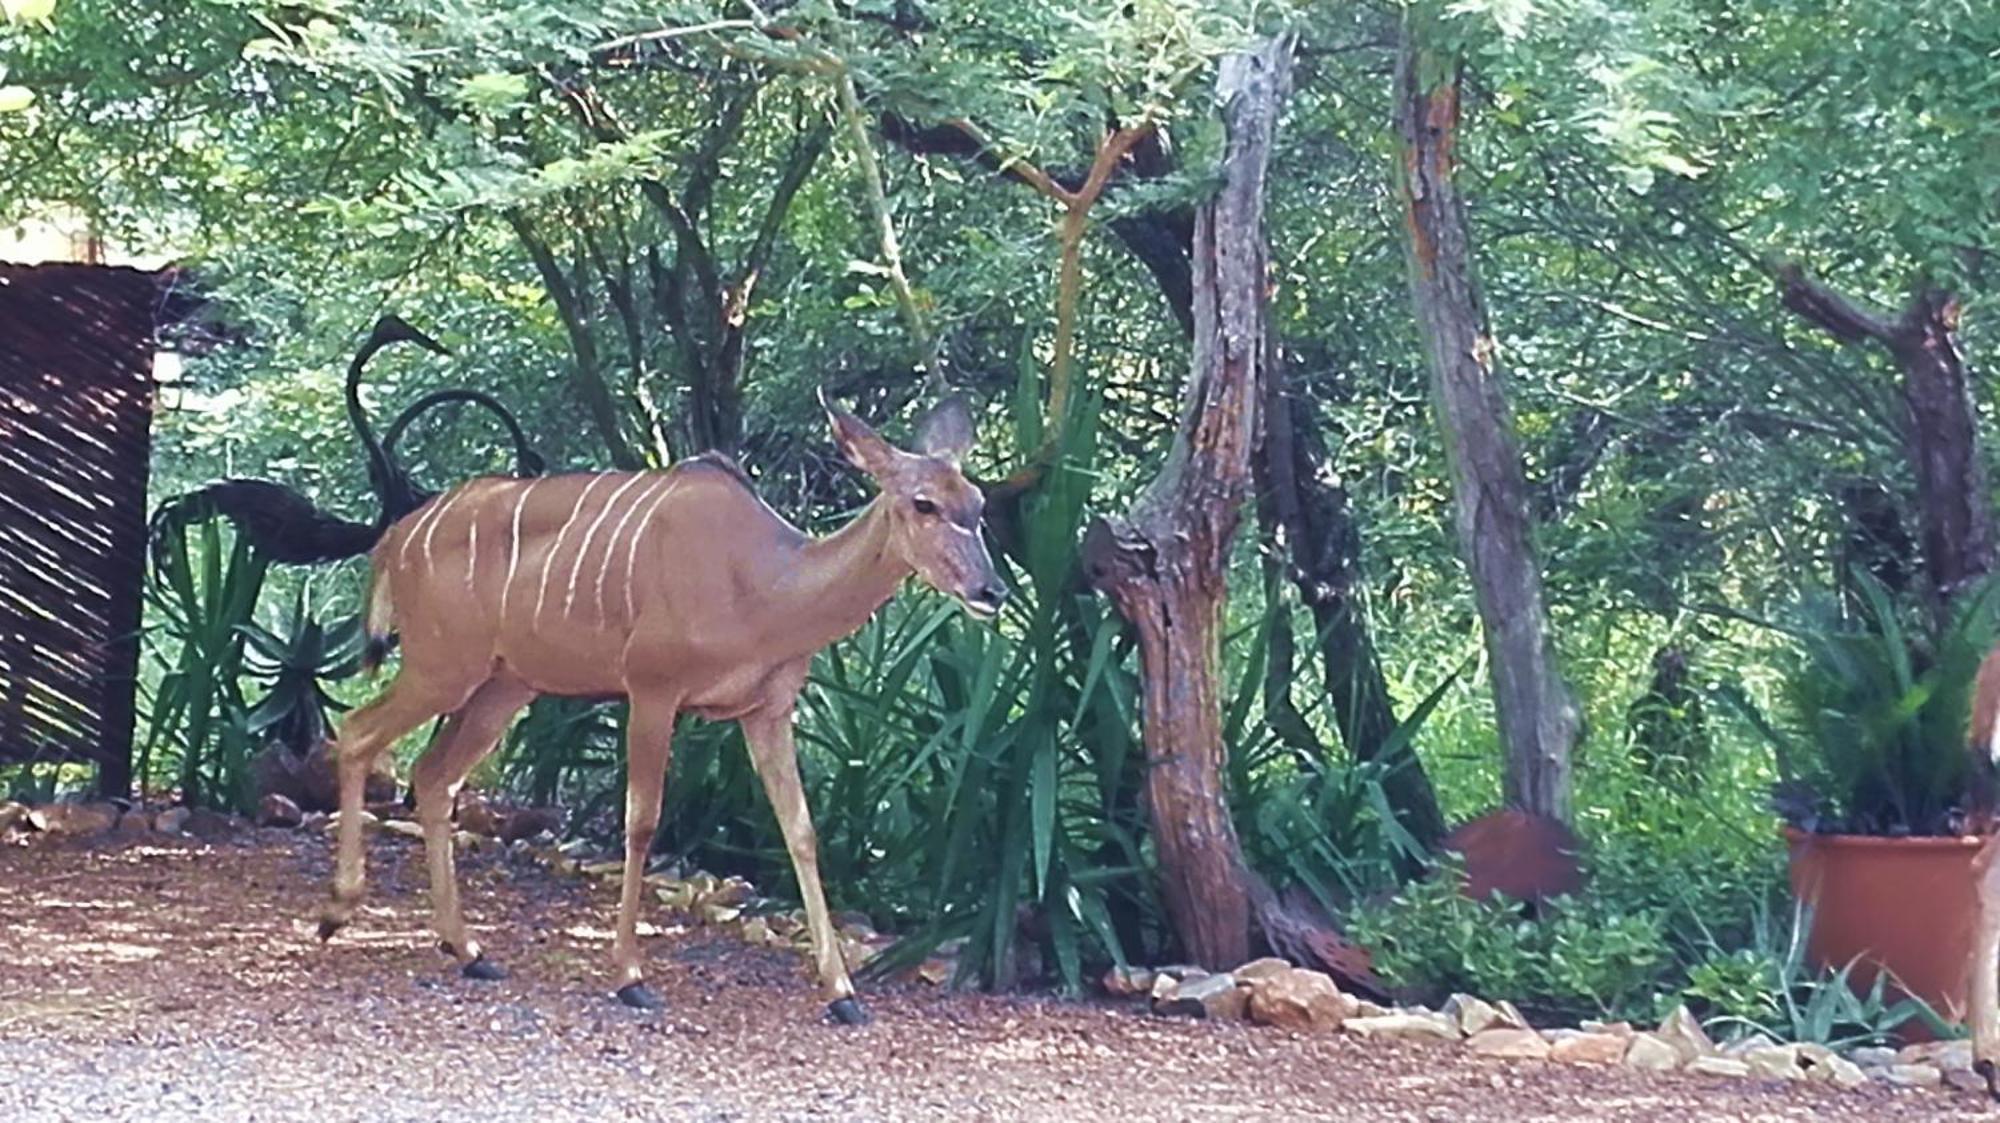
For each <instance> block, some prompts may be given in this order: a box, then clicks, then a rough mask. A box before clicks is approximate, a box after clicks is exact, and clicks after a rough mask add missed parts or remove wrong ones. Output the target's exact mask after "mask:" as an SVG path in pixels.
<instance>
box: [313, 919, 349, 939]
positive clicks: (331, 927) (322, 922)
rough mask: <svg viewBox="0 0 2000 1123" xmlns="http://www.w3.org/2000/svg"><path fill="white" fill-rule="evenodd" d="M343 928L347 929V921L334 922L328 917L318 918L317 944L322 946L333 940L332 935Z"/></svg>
mask: <svg viewBox="0 0 2000 1123" xmlns="http://www.w3.org/2000/svg"><path fill="white" fill-rule="evenodd" d="M345 927H347V921H345V920H335V919H334V918H333V917H330V916H322V917H320V918H319V942H320V943H322V944H323V943H325V942H327V941H328V940H331V939H333V934H334V933H335V932H338V931H340V930H341V929H342V928H345Z"/></svg>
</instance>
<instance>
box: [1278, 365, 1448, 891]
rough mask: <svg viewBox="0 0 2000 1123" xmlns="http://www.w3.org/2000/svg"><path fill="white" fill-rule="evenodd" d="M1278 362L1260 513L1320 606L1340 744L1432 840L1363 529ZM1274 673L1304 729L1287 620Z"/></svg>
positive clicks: (1431, 805) (1436, 816)
mask: <svg viewBox="0 0 2000 1123" xmlns="http://www.w3.org/2000/svg"><path fill="white" fill-rule="evenodd" d="M1273 346H1274V347H1275V346H1276V345H1275V343H1274V344H1273ZM1269 364H1270V365H1269V366H1268V367H1267V369H1266V370H1265V372H1264V378H1265V392H1264V440H1263V443H1262V445H1261V446H1260V447H1259V448H1258V450H1257V454H1256V458H1255V461H1254V466H1255V468H1256V474H1257V494H1258V515H1259V517H1260V518H1261V519H1263V520H1264V522H1265V523H1266V526H1267V530H1268V531H1272V532H1275V533H1274V534H1273V537H1274V538H1275V539H1276V540H1277V543H1278V545H1279V546H1280V547H1281V548H1282V552H1283V554H1284V556H1286V557H1289V558H1290V559H1291V566H1290V567H1289V568H1290V574H1289V576H1290V578H1291V582H1292V585H1293V587H1294V588H1296V589H1297V590H1298V593H1299V599H1300V600H1301V601H1302V602H1303V603H1304V604H1305V605H1306V607H1307V608H1308V609H1310V610H1311V611H1312V617H1313V625H1314V628H1315V630H1316V632H1317V633H1318V636H1319V646H1320V656H1321V662H1322V664H1323V667H1322V672H1323V675H1324V683H1325V689H1326V693H1327V701H1328V702H1329V703H1331V704H1332V706H1333V713H1334V721H1335V723H1336V724H1337V725H1338V726H1339V729H1340V740H1341V743H1342V744H1343V745H1345V746H1346V748H1347V751H1348V752H1349V753H1351V754H1353V756H1354V759H1356V760H1361V761H1379V762H1381V763H1382V765H1383V766H1384V769H1385V771H1384V773H1383V776H1382V794H1383V796H1384V797H1385V798H1386V799H1387V800H1388V801H1389V807H1390V809H1391V810H1392V811H1394V812H1395V814H1396V818H1397V820H1398V821H1399V822H1401V823H1402V824H1403V829H1405V830H1407V831H1409V832H1410V834H1411V836H1412V837H1414V838H1415V839H1416V840H1417V841H1418V842H1420V843H1423V844H1424V845H1425V846H1427V847H1428V846H1430V845H1431V844H1432V843H1435V842H1436V841H1437V840H1438V839H1440V838H1443V837H1444V833H1445V824H1444V813H1443V811H1441V810H1440V809H1439V807H1438V800H1437V792H1436V790H1435V789H1434V788H1432V786H1431V779H1430V776H1429V774H1427V773H1426V772H1425V771H1424V765H1423V761H1421V760H1419V759H1418V758H1417V754H1416V753H1415V751H1414V750H1413V749H1412V747H1411V746H1410V745H1408V744H1404V745H1403V746H1401V748H1400V750H1398V749H1397V748H1396V747H1395V746H1394V745H1393V744H1392V742H1391V736H1392V735H1393V734H1394V733H1395V731H1396V727H1397V725H1398V724H1399V722H1398V721H1397V720H1396V710H1395V706H1394V704H1393V702H1392V701H1391V699H1390V697H1389V683H1388V680H1387V679H1386V678H1385V677H1384V676H1383V674H1382V664H1381V660H1380V659H1379V658H1377V656H1376V654H1375V643H1374V640H1373V638H1372V637H1371V636H1370V635H1369V634H1368V627H1367V624H1366V622H1365V621H1364V620H1363V619H1362V618H1361V616H1360V615H1359V614H1358V612H1357V611H1356V608H1357V606H1356V605H1355V602H1354V591H1355V589H1356V587H1357V586H1359V584H1360V581H1361V535H1360V533H1359V532H1358V531H1357V530H1356V528H1355V525H1354V517H1353V514H1352V512H1351V511H1350V510H1349V508H1348V505H1347V493H1346V492H1345V491H1343V490H1341V488H1340V487H1339V486H1338V485H1336V484H1333V483H1330V482H1322V481H1319V480H1317V479H1316V478H1315V475H1316V472H1317V470H1318V466H1319V465H1320V464H1321V463H1323V462H1324V461H1325V460H1326V458H1327V454H1326V449H1325V447H1324V446H1323V444H1322V442H1321V441H1320V437H1319V433H1318V432H1317V431H1315V430H1314V429H1313V425H1312V419H1311V417H1310V415H1309V414H1308V413H1306V412H1305V411H1303V410H1298V409H1295V408H1294V403H1293V401H1292V397H1291V394H1290V392H1289V390H1288V386H1287V381H1288V380H1287V378H1286V367H1285V363H1284V359H1283V358H1282V356H1280V355H1279V354H1277V353H1275V352H1274V353H1273V354H1272V355H1271V356H1270V357H1269ZM1273 591H1274V593H1275V588H1274V590H1273ZM1281 668H1282V671H1281ZM1272 670H1273V674H1272V676H1271V677H1270V678H1268V679H1267V685H1266V688H1265V692H1266V694H1267V695H1271V694H1277V695H1278V697H1277V698H1270V697H1267V698H1266V710H1267V712H1270V713H1272V714H1273V715H1274V717H1275V718H1276V719H1277V720H1276V721H1275V722H1274V724H1278V723H1282V724H1284V725H1285V726H1288V727H1290V728H1292V729H1298V728H1301V727H1303V725H1304V721H1303V719H1302V718H1300V717H1299V716H1298V714H1297V711H1296V710H1295V709H1294V708H1293V707H1292V705H1291V702H1290V698H1289V696H1288V695H1286V694H1284V693H1283V691H1285V689H1286V688H1287V687H1288V686H1289V684H1290V681H1291V630H1290V628H1288V627H1286V628H1283V629H1282V630H1281V631H1274V633H1273V636H1272ZM1280 671H1281V674H1280ZM1410 872H1415V871H1414V870H1412V871H1410Z"/></svg>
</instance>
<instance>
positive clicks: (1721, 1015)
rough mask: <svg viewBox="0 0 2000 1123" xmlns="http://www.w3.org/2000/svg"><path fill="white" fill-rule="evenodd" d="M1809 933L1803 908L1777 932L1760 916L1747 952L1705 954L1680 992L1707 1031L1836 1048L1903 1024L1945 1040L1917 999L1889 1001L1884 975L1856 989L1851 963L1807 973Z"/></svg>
mask: <svg viewBox="0 0 2000 1123" xmlns="http://www.w3.org/2000/svg"><path fill="white" fill-rule="evenodd" d="M1809 928H1810V925H1809V922H1808V914H1807V913H1806V911H1805V909H1804V908H1803V906H1799V907H1796V908H1795V909H1794V910H1793V911H1792V913H1791V920H1790V924H1789V925H1788V926H1787V928H1786V930H1785V931H1784V932H1783V933H1780V932H1778V931H1776V930H1775V929H1776V926H1775V925H1774V924H1772V923H1771V921H1770V919H1769V913H1763V914H1761V915H1760V917H1759V923H1758V925H1757V932H1756V937H1755V939H1754V941H1753V942H1752V943H1751V944H1750V945H1749V946H1746V947H1740V948H1736V949H1735V950H1732V951H1724V950H1722V949H1720V948H1715V949H1712V951H1711V953H1710V954H1709V956H1708V957H1707V958H1705V959H1703V960H1701V961H1700V962H1698V963H1696V964H1695V965H1694V966H1693V968H1692V969H1691V970H1689V972H1688V982H1687V986H1686V987H1685V988H1684V989H1683V991H1682V993H1683V994H1684V995H1685V996H1686V997H1687V998H1688V999H1689V1000H1690V1001H1691V1002H1693V1003H1694V1004H1695V1007H1696V1009H1698V1010H1700V1011H1703V1012H1704V1013H1703V1020H1704V1023H1705V1024H1706V1025H1707V1027H1708V1028H1709V1029H1710V1031H1711V1032H1714V1033H1717V1034H1722V1035H1736V1036H1743V1035H1749V1034H1762V1035H1764V1036H1766V1037H1770V1038H1773V1039H1775V1040H1778V1041H1807V1042H1813V1043H1815V1044H1819V1045H1826V1046H1829V1047H1831V1048H1836V1049H1845V1048H1849V1047H1852V1046H1856V1045H1881V1044H1887V1043H1889V1042H1890V1041H1891V1040H1892V1039H1891V1036H1890V1035H1891V1034H1893V1033H1895V1031H1896V1030H1897V1029H1898V1028H1899V1027H1902V1026H1904V1025H1905V1024H1907V1023H1910V1022H1921V1023H1922V1024H1923V1025H1925V1026H1926V1027H1927V1028H1928V1029H1929V1030H1930V1031H1931V1033H1932V1034H1934V1035H1936V1036H1940V1037H1949V1036H1951V1035H1952V1033H1953V1029H1952V1027H1950V1026H1948V1025H1947V1024H1946V1023H1945V1022H1944V1021H1943V1019H1941V1018H1939V1017H1938V1015H1937V1013H1936V1012H1935V1011H1933V1010H1932V1009H1931V1008H1930V1007H1929V1005H1927V1004H1926V1003H1924V1002H1923V1001H1922V1000H1920V999H1915V998H1904V999H1900V1000H1894V1001H1892V1000H1890V999H1889V998H1888V997H1887V995H1886V989H1887V985H1888V976H1887V975H1886V974H1877V975H1876V976H1875V981H1874V983H1873V984H1872V985H1870V986H1869V987H1868V988H1866V989H1865V990H1864V989H1862V988H1861V987H1859V986H1858V985H1856V984H1855V983H1854V982H1853V980H1852V978H1851V976H1852V974H1853V970H1854V964H1848V965H1847V966H1845V967H1842V968H1840V969H1839V970H1837V971H1836V970H1821V971H1817V972H1815V971H1813V970H1812V969H1811V968H1809V967H1808V966H1807V965H1806V959H1805V954H1806V952H1805V944H1806V933H1807V931H1808V930H1809Z"/></svg>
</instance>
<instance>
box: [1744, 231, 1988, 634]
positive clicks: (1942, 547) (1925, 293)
mask: <svg viewBox="0 0 2000 1123" xmlns="http://www.w3.org/2000/svg"><path fill="white" fill-rule="evenodd" d="M1778 291H1779V295H1780V297H1781V298H1782V299H1783V300H1784V303H1785V307H1787V308H1789V309H1791V310H1792V311H1793V312H1794V313H1796V314H1798V315H1799V316H1800V317H1801V318H1803V319H1805V320H1806V321H1807V322H1809V323H1811V324H1814V325H1816V326H1817V327H1819V328H1821V329H1823V330H1824V331H1826V332H1827V333H1828V334H1830V335H1832V336H1833V337H1834V338H1836V339H1838V340H1840V341H1841V342H1842V343H1846V344H1850V345H1853V344H1861V343H1879V344H1881V345H1882V346H1884V347H1885V348H1887V349H1888V351H1889V354H1890V355H1891V356H1892V357H1893V358H1894V359H1895V360H1896V365H1897V367H1899V368H1900V369H1901V370H1902V372H1903V386H1902V391H1903V440H1904V444H1905V447H1906V448H1907V449H1908V452H1909V457H1910V464H1911V466H1912V467H1913V468H1914V469H1915V471H1916V483H1917V518H1918V522H1919V525H1920V527H1921V535H1920V537H1921V539H1922V543H1923V559H1924V574H1925V577H1926V578H1927V579H1928V584H1929V592H1930V595H1931V597H1932V598H1933V601H1932V605H1933V608H1934V609H1935V610H1936V611H1937V612H1938V613H1940V614H1942V613H1944V612H1945V611H1946V610H1947V607H1948V605H1949V604H1950V602H1951V599H1952V598H1953V597H1954V596H1955V595H1956V594H1957V593H1958V592H1959V591H1960V590H1961V589H1963V588H1965V587H1966V586H1967V585H1969V584H1971V583H1972V582H1975V581H1977V580H1978V579H1979V578H1981V577H1984V576H1985V575H1986V574H1987V573H1988V572H1989V571H1991V570H1992V568H1993V516H1992V511H1991V508H1990V506H1989V504H1990V502H1991V500H1990V498H1989V497H1988V495H1987V492H1986V468H1985V465H1984V464H1983V463H1982V462H1981V461H1980V458H1979V436H1978V428H1977V425H1976V421H1975V418H1974V415H1973V406H1972V391H1971V388H1970V387H1969V385H1968V379H1967V375H1966V369H1965V359H1964V357H1963V356H1962V355H1961V354H1960V353H1959V350H1958V339H1957V331H1958V311H1959V308H1958V300H1957V298H1955V297H1953V296H1951V295H1950V294H1948V293H1944V292H1940V291H1938V290H1936V289H1933V288H1929V287H1927V286H1926V287H1919V288H1918V290H1917V292H1916V294H1915V295H1914V296H1912V297H1911V298H1910V303H1909V305H1908V306H1907V307H1905V308H1904V309H1903V312H1902V314H1901V315H1900V316H1898V317H1896V318H1895V319H1890V318H1889V317H1887V316H1884V315H1882V314H1880V313H1877V312H1872V311H1869V310H1867V309H1864V308H1862V307H1860V306H1859V305H1857V304H1855V303H1854V302H1852V301H1850V300H1848V299H1847V298H1846V297H1844V296H1842V295H1841V294H1839V293H1837V292H1834V291H1833V290H1832V289H1829V288H1827V287H1826V286H1825V285H1823V284H1821V283H1819V282H1818V281H1815V280H1813V279H1812V278H1811V277H1808V276H1806V274H1805V271H1804V270H1802V269H1800V268H1798V267H1797V266H1789V265H1788V266H1785V267H1784V268H1782V269H1780V270H1779V271H1778Z"/></svg>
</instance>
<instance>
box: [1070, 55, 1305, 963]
mask: <svg viewBox="0 0 2000 1123" xmlns="http://www.w3.org/2000/svg"><path fill="white" fill-rule="evenodd" d="M1291 60H1292V40H1291V38H1290V36H1282V37H1280V38H1277V39H1274V40H1270V41H1267V42H1266V43H1264V44H1262V45H1260V46H1259V47H1258V48H1257V49H1255V50H1253V51H1249V52H1245V53H1241V54H1235V55H1231V56H1229V57H1228V58H1227V59H1225V60H1224V61H1223V63H1222V68H1221V73H1220V75H1219V77H1218V80H1217V92H1218V94H1219V95H1220V96H1221V98H1222V99H1223V102H1224V109H1223V118H1224V123H1225V127H1226V129H1227V133H1228V141H1227V149H1226V152H1225V155H1224V157H1223V164H1222V178H1223V183H1222V186H1221V188H1220V190H1219V191H1218V192H1217V193H1216V195H1215V197H1214V198H1213V199H1211V200H1209V201H1208V202H1206V203H1204V204H1203V205H1202V206H1201V208H1200V210H1199V211H1198V212H1197V214H1196V217H1195V231H1194V253H1193V263H1194V324H1195V331H1194V361H1193V370H1192V373H1191V374H1190V376H1189V379H1188V389H1187V400H1186V406H1185V412H1184V413H1183V414H1182V416H1181V424H1180V428H1179V431H1178V432H1176V434H1175V435H1174V443H1173V447H1172V448H1171V449H1170V450H1169V451H1168V453H1167V460H1166V463H1165V464H1164V465H1162V466H1161V468H1160V472H1159V475H1157V476H1156V477H1154V479H1153V481H1152V482H1151V484H1149V485H1148V486H1147V488H1146V489H1145V491H1144V492H1142V493H1141V494H1140V496H1139V498H1138V499H1137V500H1136V501H1134V503H1133V505H1132V509H1131V511H1130V512H1129V513H1128V514H1127V515H1126V516H1124V517H1123V518H1113V519H1106V520H1100V521H1098V522H1096V523H1094V524H1092V526H1091V528H1090V530H1089V532H1088V533H1087V534H1086V536H1085V542H1084V554H1083V558H1084V569H1085V573H1086V574H1087V575H1088V576H1089V578H1090V581H1091V583H1092V585H1093V586H1095V587H1096V588H1097V590H1098V591H1099V592H1101V593H1103V594H1104V595H1106V596H1107V597H1109V598H1110V599H1111V601H1112V603H1113V604H1115V605H1116V606H1117V608H1118V611H1119V612H1120V613H1121V614H1122V615H1124V617H1125V618H1126V619H1127V620H1129V621H1131V623H1132V625H1133V627H1134V630H1135V631H1136V632H1137V633H1138V636H1139V658H1140V671H1141V677H1142V680H1143V682H1142V690H1141V696H1142V710H1143V719H1144V721H1143V737H1144V741H1145V751H1146V761H1147V766H1148V770H1147V776H1146V802H1147V810H1148V812H1149V813H1150V815H1151V818H1152V827H1153V839H1154V844H1155V846H1156V847H1157V849H1158V853H1159V862H1160V880H1161V891H1162V892H1161V895H1162V897H1163V899H1164V901H1165V904H1166V908H1167V916H1168V919H1169V921H1170V922H1171V923H1172V925H1173V928H1174V932H1175V934H1176V935H1177V936H1178V937H1179V939H1180V942H1181V944H1182V947H1183V950H1184V951H1185V952H1186V953H1187V955H1188V957H1189V958H1191V959H1193V960H1194V961H1195V962H1197V963H1200V964H1203V965H1204V966H1208V967H1212V968H1226V967H1230V966H1233V965H1235V964H1237V963H1240V962H1242V961H1243V960H1244V959H1246V958H1248V956H1249V941H1250V921H1251V909H1250V899H1249V890H1248V887H1247V879H1246V876H1245V870H1244V865H1243V857H1242V852H1241V847H1240V845H1239V844H1238V842H1237V838H1236V828H1235V826H1234V824H1233V823H1232V822H1231V821H1230V817H1229V801H1228V798H1227V793H1226V791H1225V790H1224V780H1223V776H1224V768H1223V744H1222V720H1221V719H1222V709H1221V694H1220V689H1219V684H1218V682H1217V666H1216V663H1217V653H1218V644H1219V633H1220V629H1221V624H1222V612H1221V609H1222V604H1223V598H1224V595H1225V593H1226V591H1227V582H1226V572H1227V561H1228V554H1229V544H1230V540H1231V539H1232V538H1233V537H1234V536H1235V533H1236V528H1237V526H1238V524H1239V523H1240V522H1241V521H1242V512H1243V504H1244V500H1245V498H1246V497H1247V496H1248V495H1249V491H1250V450H1251V447H1252V446H1253V445H1254V444H1255V443H1256V440H1257V417H1258V404H1259V397H1260V394H1261V392H1262V377H1263V369H1262V362H1263V351H1264V347H1263V343H1264V333H1265V318H1266V302H1267V286H1268V280H1267V276H1266V273H1267V256H1268V255H1267V251H1266V248H1265V244H1264V226H1263V219H1264V179H1265V171H1266V168H1267V166H1268V164H1269V160H1270V154H1271V145H1272V140H1273V136H1274V134H1275V132H1276V128H1277V118H1278V112H1279V109H1280V106H1281V105H1282V104H1283V101H1284V99H1285V96H1286V94H1287V93H1288V91H1289V86H1290V77H1291Z"/></svg>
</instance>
